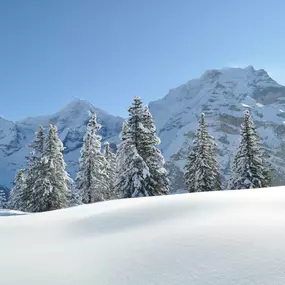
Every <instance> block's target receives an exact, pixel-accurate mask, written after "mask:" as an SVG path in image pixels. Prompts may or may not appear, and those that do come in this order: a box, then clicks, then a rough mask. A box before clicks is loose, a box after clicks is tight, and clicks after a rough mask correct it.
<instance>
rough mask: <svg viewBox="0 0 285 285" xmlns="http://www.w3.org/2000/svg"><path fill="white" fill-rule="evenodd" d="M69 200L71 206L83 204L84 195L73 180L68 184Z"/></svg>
mask: <svg viewBox="0 0 285 285" xmlns="http://www.w3.org/2000/svg"><path fill="white" fill-rule="evenodd" d="M67 200H68V206H69V207H74V206H79V205H81V204H82V197H81V195H80V193H79V191H78V189H76V187H75V185H74V183H73V181H71V183H69V185H68V195H67Z"/></svg>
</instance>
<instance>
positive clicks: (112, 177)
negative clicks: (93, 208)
mask: <svg viewBox="0 0 285 285" xmlns="http://www.w3.org/2000/svg"><path fill="white" fill-rule="evenodd" d="M104 156H105V159H106V161H107V165H106V174H107V177H108V190H107V196H108V199H116V198H118V195H119V194H118V193H116V192H115V183H116V170H117V164H116V155H115V153H113V152H112V151H111V149H110V144H109V143H108V142H106V143H105V149H104Z"/></svg>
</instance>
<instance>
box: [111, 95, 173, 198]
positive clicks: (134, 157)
mask: <svg viewBox="0 0 285 285" xmlns="http://www.w3.org/2000/svg"><path fill="white" fill-rule="evenodd" d="M128 111H129V118H128V120H127V121H126V122H125V123H124V126H123V129H122V133H121V140H122V142H121V144H120V146H119V148H118V153H117V157H118V159H117V161H118V164H119V165H120V166H118V180H117V184H116V185H117V186H116V187H118V186H119V185H120V187H123V188H124V190H120V191H121V192H122V193H123V195H122V196H123V197H134V196H135V197H136V195H139V196H155V195H165V194H167V193H168V191H169V181H168V179H167V176H166V170H165V168H164V159H163V156H162V154H161V152H160V151H159V149H158V148H157V145H158V144H159V143H160V140H159V138H158V136H157V135H156V130H155V125H154V121H153V119H152V116H151V113H150V112H149V110H148V108H145V109H143V105H142V102H141V99H140V98H138V97H135V98H134V102H133V105H132V106H131V107H130V108H129V110H128ZM134 164H135V166H134ZM132 167H134V169H133V170H132ZM134 171H136V172H134ZM134 175H135V176H136V177H137V178H136V180H138V181H140V183H139V184H138V185H139V186H140V190H139V191H135V193H139V194H133V192H128V190H127V189H126V188H125V186H126V185H129V186H128V187H129V188H130V189H135V187H134V186H133V185H131V183H133V181H134V179H132V177H133V176H134ZM124 176H126V177H124ZM128 176H129V177H128ZM122 181H125V182H126V184H124V183H123V182H122ZM117 190H119V189H117Z"/></svg>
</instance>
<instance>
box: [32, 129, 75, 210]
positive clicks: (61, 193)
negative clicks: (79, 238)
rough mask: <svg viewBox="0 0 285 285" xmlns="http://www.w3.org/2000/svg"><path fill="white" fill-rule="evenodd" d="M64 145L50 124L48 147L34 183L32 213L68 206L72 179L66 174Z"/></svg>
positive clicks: (47, 139)
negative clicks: (69, 187)
mask: <svg viewBox="0 0 285 285" xmlns="http://www.w3.org/2000/svg"><path fill="white" fill-rule="evenodd" d="M63 150H64V147H63V144H62V142H61V140H60V139H59V137H58V134H57V128H56V126H55V125H53V124H50V128H49V132H48V135H47V138H46V147H45V150H44V153H43V156H42V158H41V160H40V167H39V168H38V173H39V176H38V177H37V180H36V181H35V183H34V187H33V191H32V198H31V203H30V207H29V211H30V212H44V211H51V210H57V209H61V208H66V207H67V206H68V186H69V184H70V181H71V178H70V177H69V175H68V173H67V172H66V170H65V168H66V164H65V162H64V159H63Z"/></svg>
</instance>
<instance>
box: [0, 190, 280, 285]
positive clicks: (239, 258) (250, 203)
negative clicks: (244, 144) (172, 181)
mask: <svg viewBox="0 0 285 285" xmlns="http://www.w3.org/2000/svg"><path fill="white" fill-rule="evenodd" d="M284 228H285V188H271V189H261V190H258V189H256V190H247V191H222V192H211V193H209V192H208V193H196V194H184V195H173V196H164V197H151V198H138V199H127V200H118V201H110V202H103V203H96V204H92V205H84V206H79V207H75V208H69V209H66V210H59V211H54V212H48V213H42V214H31V215H24V216H13V217H0V229H1V234H0V244H1V245H2V246H1V258H0V268H1V281H2V282H3V284H7V285H18V284H29V285H38V284H41V285H50V284H53V285H73V284H74V285H78V284H84V285H94V284H100V285H128V284H130V285H131V284H132V285H133V284H136V285H162V284H163V285H168V284H169V285H181V284H183V285H184V284H193V285H205V284H207V285H229V284H238V285H261V284H262V285H283V284H285V270H284V264H285V245H284V239H285V231H284Z"/></svg>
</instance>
